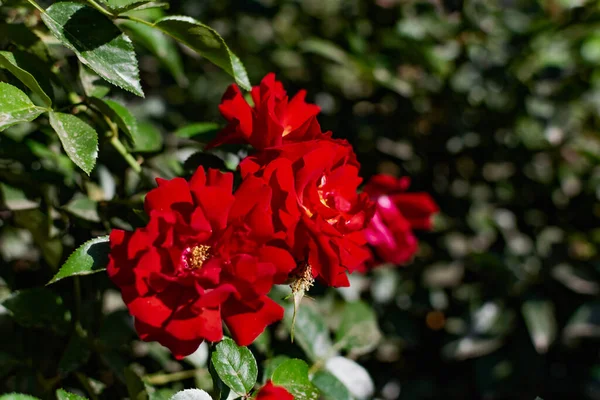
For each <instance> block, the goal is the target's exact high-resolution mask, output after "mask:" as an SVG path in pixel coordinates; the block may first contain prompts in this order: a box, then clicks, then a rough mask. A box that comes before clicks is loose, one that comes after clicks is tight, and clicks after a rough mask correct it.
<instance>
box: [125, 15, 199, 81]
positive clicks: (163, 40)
mask: <svg viewBox="0 0 600 400" xmlns="http://www.w3.org/2000/svg"><path fill="white" fill-rule="evenodd" d="M120 26H122V27H124V28H125V31H126V32H127V34H128V35H129V36H130V37H131V38H132V39H133V41H134V42H136V43H139V44H141V45H142V46H144V47H145V48H146V49H148V51H150V53H152V54H154V55H155V56H156V58H158V59H159V60H160V62H161V63H163V64H164V66H165V67H166V68H167V69H168V70H169V72H170V73H171V75H173V77H174V78H175V79H176V80H177V83H178V84H179V85H180V86H187V84H188V80H187V78H186V76H185V73H184V72H183V62H182V61H181V56H180V55H179V51H178V49H177V46H176V45H175V43H174V42H173V40H172V39H171V38H169V37H168V36H166V35H165V34H164V33H163V32H161V31H159V30H157V29H154V28H152V27H150V26H147V25H142V24H140V23H137V22H133V21H123V22H121V24H120Z"/></svg>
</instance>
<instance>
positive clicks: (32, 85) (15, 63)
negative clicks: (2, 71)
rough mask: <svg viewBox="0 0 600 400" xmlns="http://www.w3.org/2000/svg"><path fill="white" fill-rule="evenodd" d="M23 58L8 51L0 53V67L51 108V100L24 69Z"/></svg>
mask: <svg viewBox="0 0 600 400" xmlns="http://www.w3.org/2000/svg"><path fill="white" fill-rule="evenodd" d="M23 64H25V57H22V56H21V55H17V56H16V57H15V54H13V53H10V52H8V51H0V65H1V66H3V67H4V68H6V69H7V70H9V71H10V72H11V73H12V74H13V75H14V76H16V77H17V79H19V80H20V81H21V82H23V84H24V85H25V86H27V87H28V88H29V89H31V91H32V92H34V93H36V94H37V95H38V96H40V99H41V100H42V101H43V102H44V103H46V105H48V106H51V105H52V100H51V99H50V97H48V95H47V94H46V92H45V91H44V90H43V89H42V87H41V86H40V84H39V83H38V81H37V80H36V79H35V77H34V76H33V75H31V74H30V73H29V72H27V71H26V70H25V69H24V65H23Z"/></svg>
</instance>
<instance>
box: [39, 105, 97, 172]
mask: <svg viewBox="0 0 600 400" xmlns="http://www.w3.org/2000/svg"><path fill="white" fill-rule="evenodd" d="M50 125H51V126H52V128H54V130H55V131H56V133H57V134H58V137H59V139H60V141H61V143H62V145H63V149H65V152H66V153H67V155H68V156H69V158H70V159H71V161H73V162H74V163H75V165H77V166H78V167H79V168H81V169H82V170H83V171H84V172H85V173H86V174H88V175H89V174H90V172H92V169H93V168H94V165H96V158H97V157H98V134H97V133H96V131H95V130H94V128H92V127H91V126H89V125H88V124H87V123H85V122H83V121H82V120H80V119H79V118H77V117H76V116H74V115H71V114H63V113H57V112H51V113H50Z"/></svg>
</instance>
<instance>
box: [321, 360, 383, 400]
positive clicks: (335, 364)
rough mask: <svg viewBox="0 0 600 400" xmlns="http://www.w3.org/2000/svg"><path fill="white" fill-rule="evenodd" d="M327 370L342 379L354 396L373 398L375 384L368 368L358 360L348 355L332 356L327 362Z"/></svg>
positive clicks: (339, 379)
mask: <svg viewBox="0 0 600 400" xmlns="http://www.w3.org/2000/svg"><path fill="white" fill-rule="evenodd" d="M325 370H326V371H327V372H329V373H330V374H331V375H333V376H334V377H335V378H336V379H337V380H338V381H340V382H341V383H342V384H343V385H344V386H345V387H346V389H348V392H349V393H350V395H351V396H352V397H356V398H357V399H371V398H373V394H374V392H375V385H374V383H373V380H372V379H371V376H370V375H369V373H368V372H367V370H366V369H365V368H364V367H362V366H361V365H360V364H358V363H357V362H356V361H353V360H350V359H349V358H346V357H340V356H337V357H332V358H330V359H329V360H327V362H326V363H325Z"/></svg>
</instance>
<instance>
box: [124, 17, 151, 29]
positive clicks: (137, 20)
mask: <svg viewBox="0 0 600 400" xmlns="http://www.w3.org/2000/svg"><path fill="white" fill-rule="evenodd" d="M118 18H120V19H126V20H129V21H133V22H137V23H139V24H144V25H147V26H149V27H151V28H156V26H154V24H153V23H152V22H148V21H145V20H143V19H141V18H138V17H133V16H131V15H119V17H118ZM159 30H160V29H159Z"/></svg>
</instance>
